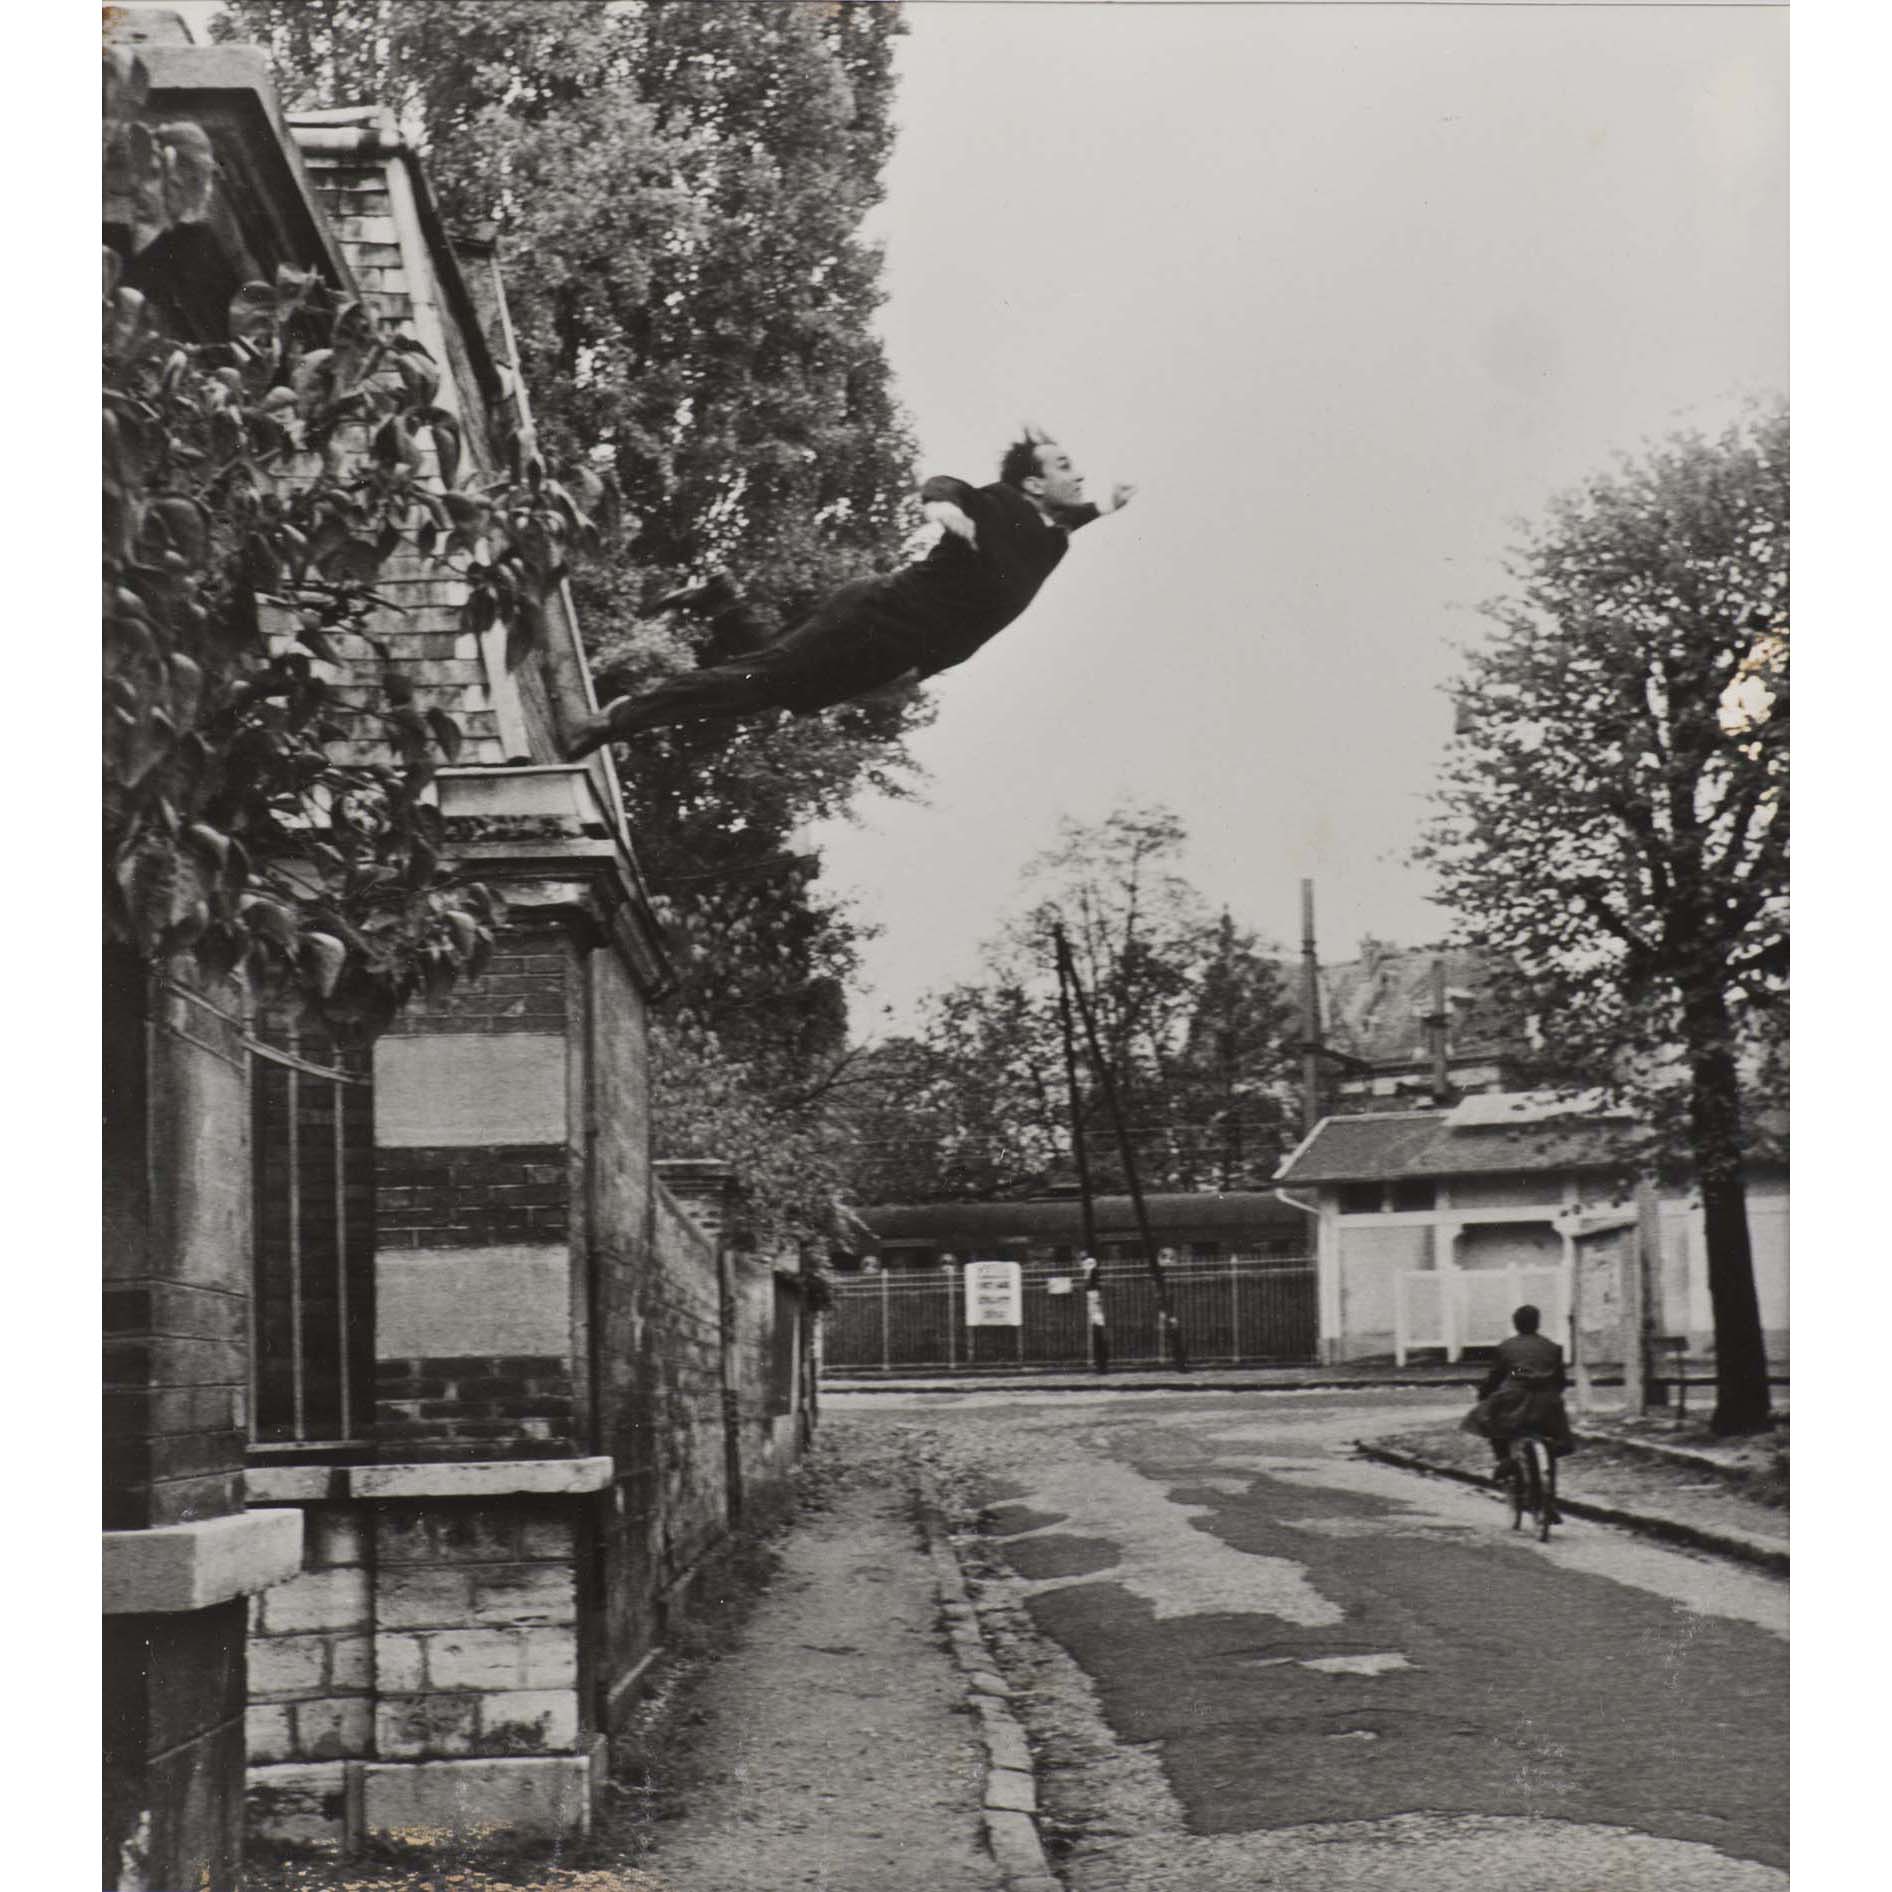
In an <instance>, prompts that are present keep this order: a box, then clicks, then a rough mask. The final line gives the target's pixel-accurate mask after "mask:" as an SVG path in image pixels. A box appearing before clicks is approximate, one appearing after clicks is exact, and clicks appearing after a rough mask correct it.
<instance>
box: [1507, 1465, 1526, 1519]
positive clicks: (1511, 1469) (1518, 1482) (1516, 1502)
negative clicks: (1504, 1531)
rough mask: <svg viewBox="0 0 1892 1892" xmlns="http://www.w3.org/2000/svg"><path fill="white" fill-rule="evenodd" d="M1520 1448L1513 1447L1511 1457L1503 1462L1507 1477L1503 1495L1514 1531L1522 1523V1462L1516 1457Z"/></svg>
mask: <svg viewBox="0 0 1892 1892" xmlns="http://www.w3.org/2000/svg"><path fill="white" fill-rule="evenodd" d="M1519 1450H1520V1447H1518V1446H1516V1445H1513V1446H1512V1448H1511V1456H1510V1457H1509V1458H1508V1459H1507V1460H1506V1461H1505V1466H1506V1471H1507V1474H1508V1475H1507V1477H1506V1478H1505V1481H1504V1486H1505V1491H1504V1495H1505V1497H1506V1499H1507V1500H1508V1501H1509V1503H1510V1506H1511V1528H1512V1529H1513V1530H1514V1531H1515V1530H1516V1529H1517V1528H1518V1526H1519V1525H1521V1524H1522V1523H1523V1522H1524V1461H1523V1460H1522V1459H1521V1458H1519V1457H1518V1452H1519Z"/></svg>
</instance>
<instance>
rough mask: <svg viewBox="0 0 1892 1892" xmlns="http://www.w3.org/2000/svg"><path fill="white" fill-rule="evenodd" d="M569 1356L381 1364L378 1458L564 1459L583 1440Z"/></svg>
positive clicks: (378, 1373)
mask: <svg viewBox="0 0 1892 1892" xmlns="http://www.w3.org/2000/svg"><path fill="white" fill-rule="evenodd" d="M578 1436H579V1435H578V1427H577V1415H576V1412H575V1406H574V1401H573V1397H572V1370H571V1362H570V1361H569V1360H568V1359H565V1358H562V1357H557V1356H551V1355H543V1356H530V1357H526V1356H517V1357H515V1356H503V1355H502V1356H478V1357H473V1358H460V1357H449V1358H442V1359H428V1358H418V1359H412V1358H410V1359H394V1360H382V1361H380V1362H378V1363H377V1367H376V1377H375V1437H376V1441H377V1443H378V1445H379V1446H380V1449H381V1456H382V1457H383V1458H387V1459H393V1460H399V1459H404V1458H411V1457H413V1456H415V1453H416V1451H417V1450H420V1451H421V1452H422V1455H423V1456H425V1457H427V1458H430V1459H434V1458H442V1457H455V1458H469V1459H483V1458H550V1457H563V1456H565V1455H566V1454H567V1453H568V1452H570V1450H571V1449H572V1447H573V1446H574V1445H575V1444H576V1443H577V1442H578Z"/></svg>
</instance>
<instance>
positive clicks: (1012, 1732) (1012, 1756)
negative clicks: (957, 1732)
mask: <svg viewBox="0 0 1892 1892" xmlns="http://www.w3.org/2000/svg"><path fill="white" fill-rule="evenodd" d="M985 1746H986V1752H987V1753H988V1754H990V1755H991V1757H992V1765H993V1766H994V1767H1011V1768H1016V1769H1017V1770H1018V1771H1019V1772H1020V1773H1022V1774H1027V1775H1029V1774H1030V1772H1031V1749H1030V1747H1029V1746H1028V1745H1027V1744H1026V1741H1025V1736H1024V1732H1023V1730H1022V1729H1021V1728H1020V1727H1019V1725H1018V1723H1017V1722H1016V1721H1014V1720H1012V1719H1011V1717H1010V1716H1009V1715H1008V1716H1006V1717H1004V1718H1003V1719H1002V1720H1001V1719H999V1718H998V1717H996V1716H995V1717H993V1718H991V1719H989V1720H988V1721H987V1722H986V1724H985Z"/></svg>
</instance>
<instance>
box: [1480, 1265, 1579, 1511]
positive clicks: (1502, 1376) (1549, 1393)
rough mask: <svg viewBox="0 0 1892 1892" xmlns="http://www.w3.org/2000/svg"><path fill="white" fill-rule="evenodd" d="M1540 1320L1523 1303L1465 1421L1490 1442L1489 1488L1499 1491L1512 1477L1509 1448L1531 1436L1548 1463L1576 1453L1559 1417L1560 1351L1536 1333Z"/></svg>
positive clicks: (1563, 1381) (1566, 1423) (1566, 1420)
mask: <svg viewBox="0 0 1892 1892" xmlns="http://www.w3.org/2000/svg"><path fill="white" fill-rule="evenodd" d="M1542 1319H1543V1316H1542V1315H1541V1314H1539V1312H1538V1311H1537V1309H1536V1308H1534V1307H1532V1306H1531V1305H1530V1304H1529V1303H1528V1302H1527V1303H1526V1304H1525V1305H1524V1306H1523V1307H1520V1308H1519V1309H1518V1310H1517V1311H1516V1312H1515V1313H1514V1314H1513V1315H1512V1316H1511V1325H1512V1326H1513V1327H1515V1328H1516V1329H1517V1331H1516V1332H1515V1333H1513V1334H1509V1335H1507V1336H1506V1337H1505V1338H1504V1339H1503V1340H1501V1341H1499V1342H1498V1348H1497V1354H1496V1357H1495V1358H1494V1359H1493V1360H1492V1363H1491V1371H1490V1372H1489V1373H1487V1374H1486V1375H1485V1378H1484V1383H1483V1384H1482V1385H1481V1386H1480V1387H1479V1389H1478V1403H1477V1404H1476V1405H1475V1406H1474V1407H1473V1408H1472V1409H1471V1411H1470V1412H1469V1413H1467V1414H1466V1416H1465V1429H1466V1431H1468V1432H1476V1433H1478V1434H1480V1435H1481V1436H1482V1437H1484V1438H1486V1439H1489V1440H1490V1441H1491V1450H1492V1454H1493V1456H1494V1458H1495V1459H1496V1461H1497V1462H1496V1463H1495V1464H1494V1465H1493V1466H1492V1470H1491V1482H1492V1483H1493V1484H1494V1485H1499V1486H1502V1485H1503V1484H1504V1483H1505V1482H1506V1480H1507V1479H1509V1478H1510V1477H1511V1475H1512V1470H1513V1466H1512V1460H1511V1443H1512V1441H1513V1440H1514V1439H1518V1438H1521V1437H1522V1436H1523V1435H1524V1434H1525V1433H1527V1432H1531V1433H1535V1434H1536V1435H1537V1437H1539V1438H1540V1439H1542V1440H1543V1441H1544V1442H1545V1444H1547V1445H1548V1446H1549V1447H1550V1453H1551V1457H1552V1458H1565V1457H1567V1456H1568V1455H1569V1454H1570V1453H1572V1452H1574V1451H1575V1450H1576V1449H1577V1442H1576V1439H1575V1438H1574V1437H1573V1436H1572V1435H1571V1431H1570V1415H1569V1414H1568V1413H1566V1412H1565V1411H1564V1401H1563V1391H1564V1388H1565V1387H1566V1386H1567V1385H1568V1384H1569V1380H1568V1379H1567V1378H1566V1377H1565V1374H1564V1350H1563V1348H1562V1347H1560V1346H1559V1345H1558V1344H1557V1343H1556V1341H1554V1340H1548V1339H1546V1338H1545V1337H1544V1335H1542V1334H1540V1333H1539V1332H1538V1331H1537V1329H1538V1326H1539V1323H1540V1322H1541V1321H1542Z"/></svg>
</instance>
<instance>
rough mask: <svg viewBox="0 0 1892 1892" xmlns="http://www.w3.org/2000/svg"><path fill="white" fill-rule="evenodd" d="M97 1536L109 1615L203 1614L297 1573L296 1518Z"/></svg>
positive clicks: (242, 1518) (268, 1516)
mask: <svg viewBox="0 0 1892 1892" xmlns="http://www.w3.org/2000/svg"><path fill="white" fill-rule="evenodd" d="M102 1535H103V1540H104V1554H105V1613H106V1615H108V1616H129V1615H157V1614H169V1613H171V1612H174V1611H182V1610H205V1609H210V1608H212V1607H214V1606H215V1605H216V1604H218V1603H228V1602H229V1601H231V1599H232V1598H234V1597H239V1596H250V1595H252V1594H254V1593H255V1592H256V1591H258V1590H267V1589H268V1588H269V1587H270V1586H271V1585H272V1584H277V1583H282V1582H285V1581H287V1580H288V1579H289V1578H290V1577H293V1576H294V1575H295V1574H296V1572H297V1571H299V1570H300V1569H301V1568H302V1516H301V1513H300V1512H296V1511H239V1512H237V1513H236V1514H235V1515H234V1516H232V1517H227V1518H207V1519H205V1520H204V1521H203V1522H202V1523H201V1524H165V1525H159V1526H157V1527H156V1528H154V1529H152V1530H148V1531H106V1532H104V1533H103V1534H102Z"/></svg>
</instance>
